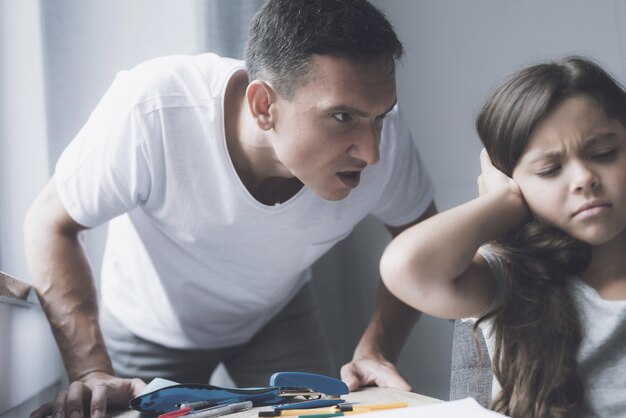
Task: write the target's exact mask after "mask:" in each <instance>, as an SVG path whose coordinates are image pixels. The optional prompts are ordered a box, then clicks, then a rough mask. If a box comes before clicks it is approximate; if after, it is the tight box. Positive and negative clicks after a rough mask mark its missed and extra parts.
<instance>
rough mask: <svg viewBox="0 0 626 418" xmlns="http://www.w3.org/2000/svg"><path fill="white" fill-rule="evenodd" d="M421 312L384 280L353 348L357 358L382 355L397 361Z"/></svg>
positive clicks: (389, 359)
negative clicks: (400, 296)
mask: <svg viewBox="0 0 626 418" xmlns="http://www.w3.org/2000/svg"><path fill="white" fill-rule="evenodd" d="M419 316H420V312H419V311H416V310H415V309H413V308H411V307H410V306H408V305H406V304H404V303H403V302H401V301H400V300H398V299H397V298H396V297H395V296H393V295H392V294H391V293H390V292H389V291H388V290H387V288H386V287H385V285H384V284H383V283H382V281H381V282H380V284H379V287H378V293H377V297H376V306H375V308H374V313H373V314H372V319H371V320H370V322H369V324H368V326H367V329H366V330H365V332H364V333H363V336H362V337H361V340H360V341H359V344H358V346H357V348H356V350H355V352H354V357H355V359H356V358H359V357H371V356H374V357H376V356H380V355H382V356H383V357H384V359H385V360H387V361H390V362H392V363H395V362H396V361H397V360H398V357H399V356H400V352H401V351H402V347H403V346H404V343H405V341H406V339H407V337H408V335H409V333H410V332H411V329H412V328H413V325H414V324H415V322H416V321H417V319H418V318H419Z"/></svg>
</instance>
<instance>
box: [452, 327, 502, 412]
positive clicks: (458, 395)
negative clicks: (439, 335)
mask: <svg viewBox="0 0 626 418" xmlns="http://www.w3.org/2000/svg"><path fill="white" fill-rule="evenodd" d="M473 327H474V322H473V321H461V320H456V321H455V323H454V336H453V339H452V366H451V374H450V400H451V401H452V400H455V399H463V398H467V397H472V398H474V399H476V401H477V402H478V403H479V404H481V405H482V406H484V407H485V408H488V407H489V404H490V403H491V385H492V381H493V374H492V372H491V361H490V359H489V352H488V351H487V344H486V342H485V338H484V337H483V333H482V332H481V330H480V329H478V331H477V332H478V337H479V338H478V340H479V341H478V342H479V345H480V350H481V353H482V363H481V364H480V368H479V365H478V352H477V350H476V344H475V343H474V339H473V337H472V329H473Z"/></svg>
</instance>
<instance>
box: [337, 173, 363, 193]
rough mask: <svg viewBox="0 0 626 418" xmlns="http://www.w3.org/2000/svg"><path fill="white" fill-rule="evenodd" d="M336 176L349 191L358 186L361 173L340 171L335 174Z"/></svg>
mask: <svg viewBox="0 0 626 418" xmlns="http://www.w3.org/2000/svg"><path fill="white" fill-rule="evenodd" d="M337 176H338V177H339V178H340V179H341V181H342V182H343V184H345V185H346V186H347V187H349V188H350V189H354V188H355V187H357V186H358V185H359V182H360V181H361V172H360V171H342V172H339V173H337Z"/></svg>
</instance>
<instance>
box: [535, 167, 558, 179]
mask: <svg viewBox="0 0 626 418" xmlns="http://www.w3.org/2000/svg"><path fill="white" fill-rule="evenodd" d="M560 171H561V166H560V165H551V166H547V167H543V168H541V169H540V170H538V171H537V175H538V176H539V177H554V176H556V175H557V174H558V173H559V172H560Z"/></svg>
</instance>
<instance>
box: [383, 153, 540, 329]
mask: <svg viewBox="0 0 626 418" xmlns="http://www.w3.org/2000/svg"><path fill="white" fill-rule="evenodd" d="M481 169H482V175H481V176H480V177H479V180H478V181H479V186H480V196H479V197H478V198H476V199H474V200H472V201H470V202H467V203H465V204H463V205H461V206H457V207H455V208H453V209H450V210H448V211H445V212H442V213H440V214H438V215H436V216H434V217H432V218H429V219H426V220H425V221H423V222H421V223H419V224H417V225H415V226H413V227H411V228H410V229H408V230H406V231H404V232H403V233H401V234H400V235H398V237H397V238H395V239H394V240H393V241H392V242H391V243H390V244H389V246H388V247H387V249H386V250H385V252H384V254H383V257H382V259H381V275H382V278H383V281H384V282H385V285H386V286H387V288H388V289H389V290H390V291H391V292H392V293H393V294H394V295H395V296H396V297H397V298H399V299H400V300H402V301H403V302H405V303H407V304H408V305H410V306H412V307H414V308H416V309H418V310H421V311H423V312H426V313H428V314H430V315H433V316H438V317H442V318H462V317H469V316H477V315H478V314H480V313H482V312H484V310H485V309H486V308H487V307H488V306H489V304H490V303H491V301H492V300H493V297H494V295H495V290H496V286H495V282H494V278H493V275H492V273H491V270H490V268H489V266H488V265H487V262H486V261H485V260H484V259H483V258H482V256H480V255H479V254H477V250H478V248H479V247H480V246H481V245H482V244H484V243H485V242H487V241H490V240H492V239H494V238H497V237H499V236H501V235H502V234H504V233H505V232H507V231H509V230H511V229H512V228H514V227H516V226H518V225H520V224H522V223H523V222H524V221H525V220H526V219H527V218H528V216H529V212H528V209H527V208H526V204H525V202H524V199H523V197H522V194H521V192H520V190H519V187H518V186H517V184H516V183H515V182H514V181H513V180H512V179H511V178H509V177H507V176H506V175H504V174H503V173H502V172H500V171H498V170H497V169H496V168H495V167H493V166H492V165H491V162H490V161H489V158H488V157H487V153H486V152H485V151H484V150H483V152H482V153H481Z"/></svg>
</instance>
